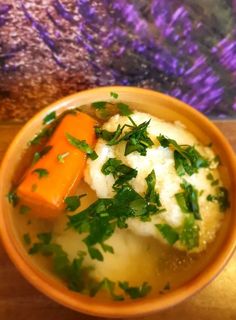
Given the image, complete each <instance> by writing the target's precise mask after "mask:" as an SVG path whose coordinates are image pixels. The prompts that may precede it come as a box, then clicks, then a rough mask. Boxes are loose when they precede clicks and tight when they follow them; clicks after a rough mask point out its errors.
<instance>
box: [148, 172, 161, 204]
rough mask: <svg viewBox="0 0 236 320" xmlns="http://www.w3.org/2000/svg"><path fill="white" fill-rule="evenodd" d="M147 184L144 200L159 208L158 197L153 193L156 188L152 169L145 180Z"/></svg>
mask: <svg viewBox="0 0 236 320" xmlns="http://www.w3.org/2000/svg"><path fill="white" fill-rule="evenodd" d="M145 180H146V182H147V191H146V194H145V199H146V200H147V201H148V202H150V203H154V204H156V205H157V206H158V207H161V202H160V196H159V194H158V193H156V191H155V186H156V174H155V171H154V169H153V170H152V171H151V173H150V174H149V175H148V176H147V177H146V178H145Z"/></svg>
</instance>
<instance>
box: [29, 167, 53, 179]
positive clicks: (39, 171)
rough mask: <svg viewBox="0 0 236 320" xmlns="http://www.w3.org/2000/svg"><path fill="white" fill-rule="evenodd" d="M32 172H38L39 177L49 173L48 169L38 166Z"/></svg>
mask: <svg viewBox="0 0 236 320" xmlns="http://www.w3.org/2000/svg"><path fill="white" fill-rule="evenodd" d="M32 173H37V174H38V177H39V179H42V178H44V177H47V176H48V174H49V172H48V170H47V169H43V168H37V169H35V170H33V171H32Z"/></svg>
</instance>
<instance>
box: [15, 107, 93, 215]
mask: <svg viewBox="0 0 236 320" xmlns="http://www.w3.org/2000/svg"><path fill="white" fill-rule="evenodd" d="M95 124H96V121H95V120H94V119H93V118H91V117H90V116H88V115H87V114H85V113H82V112H77V113H76V114H75V115H74V114H68V115H66V116H65V117H64V118H63V119H62V121H61V122H60V124H59V125H58V127H57V128H56V130H55V132H54V133H53V135H52V137H51V138H50V139H49V141H48V143H47V145H50V146H52V149H51V150H50V151H49V152H48V153H47V154H45V155H44V156H43V157H42V158H40V159H39V160H38V161H37V163H35V164H34V165H33V166H32V167H31V168H30V170H28V172H27V173H26V176H25V178H24V180H23V181H22V183H21V184H20V185H19V187H18V194H19V196H20V198H21V199H22V202H24V203H26V204H28V205H32V206H33V207H34V208H37V210H36V214H37V215H38V216H40V217H42V218H53V217H56V216H57V215H58V214H59V213H60V211H61V210H62V209H63V207H64V199H65V198H66V197H67V196H68V195H71V194H72V193H73V192H74V191H75V189H76V187H77V186H78V183H79V181H80V180H81V178H82V177H83V174H84V168H85V164H86V159H87V155H86V154H85V153H84V152H83V151H81V150H79V149H77V148H76V147H75V146H73V145H72V144H70V143H69V142H68V140H67V138H66V133H69V134H70V135H72V136H74V137H75V138H77V139H79V140H85V141H86V143H87V144H88V145H89V146H91V147H93V146H94V144H95V141H96V135H95V130H94V126H95ZM65 153H66V157H65V158H64V159H63V161H62V162H61V161H59V160H58V155H60V154H65ZM37 169H43V172H42V173H44V175H43V174H42V176H41V177H40V172H39V171H40V170H37ZM35 170H36V171H35ZM45 170H46V171H45ZM47 208H48V209H49V210H47ZM32 211H33V210H32Z"/></svg>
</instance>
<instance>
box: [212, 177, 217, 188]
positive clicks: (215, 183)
mask: <svg viewBox="0 0 236 320" xmlns="http://www.w3.org/2000/svg"><path fill="white" fill-rule="evenodd" d="M218 184H219V179H216V180H214V181H212V183H211V186H213V187H214V186H217V185H218Z"/></svg>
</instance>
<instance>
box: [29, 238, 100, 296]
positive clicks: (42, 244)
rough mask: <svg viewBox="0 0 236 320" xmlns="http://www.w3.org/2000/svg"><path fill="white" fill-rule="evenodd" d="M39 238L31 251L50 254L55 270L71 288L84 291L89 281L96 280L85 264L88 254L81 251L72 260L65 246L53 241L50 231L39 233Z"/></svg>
mask: <svg viewBox="0 0 236 320" xmlns="http://www.w3.org/2000/svg"><path fill="white" fill-rule="evenodd" d="M38 239H39V241H38V242H36V243H34V244H33V246H32V247H31V248H30V249H29V253H30V254H36V253H40V254H42V255H43V256H50V257H51V258H52V268H53V271H54V272H55V273H56V274H57V275H58V276H59V277H60V278H61V279H62V280H64V281H66V282H67V285H68V288H69V289H70V290H73V291H77V292H83V291H85V289H86V286H87V285H86V283H87V282H88V283H90V282H92V281H95V280H93V279H92V278H91V277H90V275H89V272H90V271H91V267H89V266H84V265H83V261H84V256H85V255H86V254H85V253H84V252H79V253H78V256H77V257H76V258H74V259H73V260H72V262H71V261H70V260H69V258H68V255H67V253H66V252H65V251H64V250H63V248H62V247H61V246H60V245H59V244H56V243H52V242H51V240H52V238H51V235H50V233H42V234H39V235H38Z"/></svg>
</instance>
